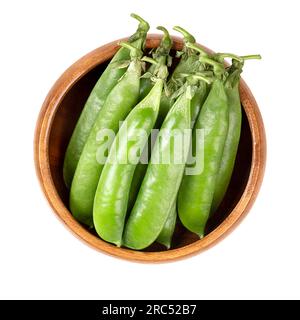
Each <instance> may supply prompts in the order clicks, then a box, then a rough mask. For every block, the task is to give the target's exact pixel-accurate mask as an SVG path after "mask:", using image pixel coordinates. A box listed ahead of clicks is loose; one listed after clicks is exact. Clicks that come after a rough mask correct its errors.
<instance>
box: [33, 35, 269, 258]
mask: <svg viewBox="0 0 300 320" xmlns="http://www.w3.org/2000/svg"><path fill="white" fill-rule="evenodd" d="M160 39H161V36H160V35H149V36H148V38H147V43H146V46H147V48H153V47H157V46H158V44H159V42H160ZM122 40H124V39H122ZM173 40H174V46H173V47H174V49H175V50H180V49H181V48H182V44H183V43H182V40H181V39H180V38H177V37H173ZM119 41H120V40H117V41H114V42H111V43H109V44H107V45H105V46H102V47H100V48H98V49H96V50H94V51H92V52H90V53H88V54H87V55H85V56H84V57H83V58H81V59H79V60H78V61H77V62H75V63H74V64H73V65H72V66H71V67H70V68H69V69H67V70H66V71H65V72H64V73H63V74H62V76H61V77H60V78H59V79H58V80H57V81H56V83H55V84H54V86H53V87H52V89H51V90H50V92H49V93H48V95H47V97H46V99H45V102H44V104H43V106H42V109H41V111H40V114H39V117H38V121H37V125H36V131H35V141H34V152H35V165H36V172H37V175H38V178H39V181H40V184H41V186H42V189H43V191H44V193H45V195H46V197H47V199H48V201H49V204H50V205H51V207H52V208H53V210H54V212H55V213H56V214H57V216H58V217H59V218H60V220H61V221H62V222H63V223H64V224H65V225H66V226H67V227H68V229H70V230H71V231H72V232H73V233H74V234H75V235H77V236H78V237H79V238H80V239H82V240H83V241H84V242H85V243H87V244H89V245H90V246H92V247H93V248H95V249H98V250H100V251H101V252H104V253H107V254H110V255H113V256H116V257H119V258H123V259H127V260H135V261H141V262H162V261H170V260H175V259H178V258H183V257H186V256H190V255H192V254H195V253H198V252H201V251H203V250H204V249H207V248H208V247H210V246H212V245H214V244H216V243H217V242H218V241H219V240H220V239H222V238H223V237H224V236H225V235H227V234H228V233H229V231H231V230H233V228H234V227H235V226H236V225H237V223H239V222H240V221H241V220H242V218H243V217H245V215H246V213H247V212H248V211H249V209H250V207H251V206H252V204H253V202H254V200H255V198H256V196H257V193H258V191H259V188H260V185H261V182H262V178H263V174H264V168H265V159H266V141H265V132H264V126H263V121H262V118H261V115H260V112H259V109H258V106H257V104H256V101H255V99H254V97H253V95H252V93H251V91H250V90H249V88H248V87H247V85H246V83H245V82H244V81H243V80H242V81H241V85H240V95H241V101H242V105H243V125H242V132H241V140H240V144H239V149H238V154H237V159H236V165H235V168H234V172H233V176H232V179H231V183H230V186H229V189H228V192H227V194H226V196H225V199H224V201H223V202H222V204H221V206H220V208H219V209H218V211H217V213H216V214H215V215H214V216H213V218H212V219H211V220H210V221H209V222H208V225H207V235H206V236H205V237H204V238H203V239H201V240H199V239H198V238H197V237H196V236H195V235H194V234H192V233H190V232H189V231H187V230H186V229H184V228H183V227H182V226H181V225H180V223H178V225H177V226H176V230H175V234H174V238H173V247H172V248H171V249H170V250H165V249H164V248H163V247H162V246H160V245H158V244H154V245H152V246H151V247H149V248H147V249H146V250H144V251H133V250H129V249H125V248H118V247H116V246H114V245H112V244H109V243H107V242H105V241H103V240H101V239H100V238H99V237H98V236H97V235H96V234H95V233H93V232H91V231H89V230H87V229H86V228H85V227H84V226H83V225H81V224H80V223H79V222H77V221H76V220H75V219H74V218H73V216H72V214H71V213H70V211H69V209H68V201H69V199H68V190H67V189H66V187H65V185H64V182H63V175H62V165H63V159H64V154H65V150H66V146H67V144H68V141H69V139H70V136H71V133H72V131H73V129H74V126H75V124H76V121H77V119H78V117H79V115H80V111H81V110H82V107H83V105H84V102H85V101H86V99H87V97H88V95H89V93H90V91H91V90H92V88H93V86H94V84H95V83H96V81H97V79H98V78H99V75H100V74H101V72H102V71H103V70H104V68H105V66H106V65H107V62H108V61H109V59H110V58H111V57H112V56H113V54H114V53H115V52H116V51H117V49H118V42H119Z"/></svg>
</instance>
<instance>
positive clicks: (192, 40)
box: [173, 26, 196, 43]
mask: <svg viewBox="0 0 300 320" xmlns="http://www.w3.org/2000/svg"><path fill="white" fill-rule="evenodd" d="M173 30H175V31H177V32H179V33H181V34H182V35H183V40H184V42H185V43H195V42H196V39H195V38H194V36H193V35H191V34H190V33H189V32H188V31H186V30H185V29H183V28H182V27H180V26H175V27H173Z"/></svg>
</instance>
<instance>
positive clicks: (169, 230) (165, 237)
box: [156, 201, 177, 249]
mask: <svg viewBox="0 0 300 320" xmlns="http://www.w3.org/2000/svg"><path fill="white" fill-rule="evenodd" d="M176 218H177V211H176V201H175V202H174V204H173V206H172V207H171V210H170V212H169V215H168V218H167V221H166V222H165V224H164V227H163V229H162V230H161V232H160V234H159V236H158V237H157V239H156V241H157V242H158V243H160V244H162V245H164V246H165V247H166V248H167V249H170V247H171V243H172V237H173V233H174V230H175V226H176Z"/></svg>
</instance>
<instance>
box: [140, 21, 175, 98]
mask: <svg viewBox="0 0 300 320" xmlns="http://www.w3.org/2000/svg"><path fill="white" fill-rule="evenodd" d="M157 29H158V30H161V31H163V33H164V35H163V37H162V39H161V41H160V44H159V46H158V47H157V48H156V50H154V52H153V54H152V58H153V59H154V60H155V61H157V64H151V65H150V67H149V68H148V70H147V72H146V74H145V75H144V76H147V77H142V79H141V86H140V100H143V99H144V98H145V97H146V95H147V94H148V93H149V92H150V90H151V89H152V87H153V81H152V80H151V76H153V75H154V76H155V75H156V74H157V72H158V71H159V67H160V65H166V64H167V62H168V61H167V60H168V59H170V56H169V53H170V50H171V48H172V44H173V42H172V39H171V37H170V34H169V32H168V30H167V29H166V28H164V27H162V26H159V27H157Z"/></svg>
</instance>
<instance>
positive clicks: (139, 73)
mask: <svg viewBox="0 0 300 320" xmlns="http://www.w3.org/2000/svg"><path fill="white" fill-rule="evenodd" d="M132 17H133V18H135V19H137V20H138V22H139V25H138V28H137V31H136V32H135V33H134V34H133V35H132V36H131V37H130V38H129V39H128V41H127V42H121V43H120V48H119V50H118V51H117V52H116V53H115V55H114V56H113V58H112V59H111V61H110V63H109V64H108V66H107V67H106V69H105V70H104V71H103V72H102V74H101V75H100V78H99V79H98V81H97V83H96V84H95V86H94V88H93V89H92V91H91V93H90V95H89V97H88V99H87V101H86V103H85V105H84V107H83V110H82V112H81V115H80V117H79V120H78V122H77V124H76V126H75V129H74V131H73V134H72V136H71V139H70V141H69V144H68V147H67V150H66V153H65V159H64V167H63V174H64V180H65V183H66V185H67V187H68V188H69V190H70V210H71V212H72V214H73V216H74V217H75V218H76V219H77V220H78V221H79V222H81V223H83V224H85V225H87V226H88V227H90V228H94V229H95V231H96V232H97V234H98V235H99V237H100V238H101V239H103V240H105V241H107V242H110V243H113V244H115V245H116V246H125V247H128V248H131V249H134V250H141V249H144V248H146V247H148V246H150V245H151V244H152V243H154V242H155V241H156V242H158V243H160V244H162V245H164V246H165V247H166V248H167V249H169V248H171V247H172V236H173V233H174V229H175V225H176V222H177V221H178V219H180V221H181V224H182V225H183V226H184V227H185V228H187V229H188V230H189V231H191V232H193V233H195V234H197V235H198V236H199V238H202V237H204V236H205V228H206V224H207V221H208V219H209V217H210V216H211V215H213V214H214V212H215V211H216V210H217V208H218V206H219V205H220V203H221V202H222V200H223V198H224V195H225V193H226V190H227V188H228V185H229V182H230V179H231V175H232V172H233V168H234V163H235V158H236V154H237V148H238V144H239V139H240V132H241V123H242V108H241V102H240V96H239V81H240V75H241V72H242V68H243V65H244V61H245V60H248V59H260V56H259V55H249V56H237V55H234V54H227V53H218V54H209V53H207V52H206V51H205V50H204V49H203V48H202V47H200V46H198V45H197V44H196V41H195V38H194V37H193V36H192V35H191V34H190V33H189V32H187V31H186V30H185V29H183V28H181V27H178V26H176V27H174V30H176V31H178V32H179V33H181V34H182V36H183V48H182V50H181V51H179V52H176V56H175V57H171V49H172V46H173V43H172V38H171V37H170V35H169V33H168V31H167V30H166V29H165V28H164V27H161V26H160V27H158V28H157V29H158V30H160V31H162V32H163V36H162V38H161V41H160V44H159V46H158V47H157V48H155V49H152V50H151V51H150V52H149V51H147V50H145V49H144V46H145V40H146V37H147V32H148V30H149V24H148V23H147V22H146V21H145V20H143V19H142V18H141V17H139V16H138V15H136V14H132ZM226 58H229V59H231V65H229V66H228V65H227V64H225V62H224V61H225V59H226ZM154 129H156V131H157V132H158V133H157V134H156V137H155V139H152V138H153V136H152V132H153V130H154ZM105 132H106V133H107V132H112V133H114V135H113V136H112V135H109V136H107V135H105V134H104V133H105ZM173 132H175V133H176V134H175V135H174V134H172V133H173ZM199 132H200V134H198V133H199ZM139 133H142V134H139ZM150 135H151V139H150ZM171 136H172V137H173V138H171ZM178 136H179V137H180V139H175V137H178ZM182 137H183V138H182ZM181 138H182V139H181ZM150 140H151V141H150ZM178 141H181V142H184V143H178ZM176 143H177V144H180V145H181V148H177V147H176ZM197 145H200V148H199V149H200V152H195V150H196V151H197ZM149 146H150V147H149ZM179 149H180V152H178V150H179ZM141 150H143V151H145V150H147V151H148V152H147V153H146V156H145V154H144V153H143V152H141ZM191 154H192V155H193V156H192V159H193V162H189V161H188V160H187V159H188V158H189V157H190V155H191ZM130 155H131V159H130V160H131V161H129V157H130ZM132 155H134V156H132ZM178 155H180V157H178ZM132 158H134V160H133V161H132ZM142 158H143V161H142ZM175 158H176V159H177V161H175ZM178 158H180V160H181V161H178ZM120 159H121V160H122V161H120ZM161 159H168V160H169V161H160V160H161ZM124 160H125V161H124ZM199 163H200V166H199ZM196 168H197V170H196ZM199 168H200V169H199Z"/></svg>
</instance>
